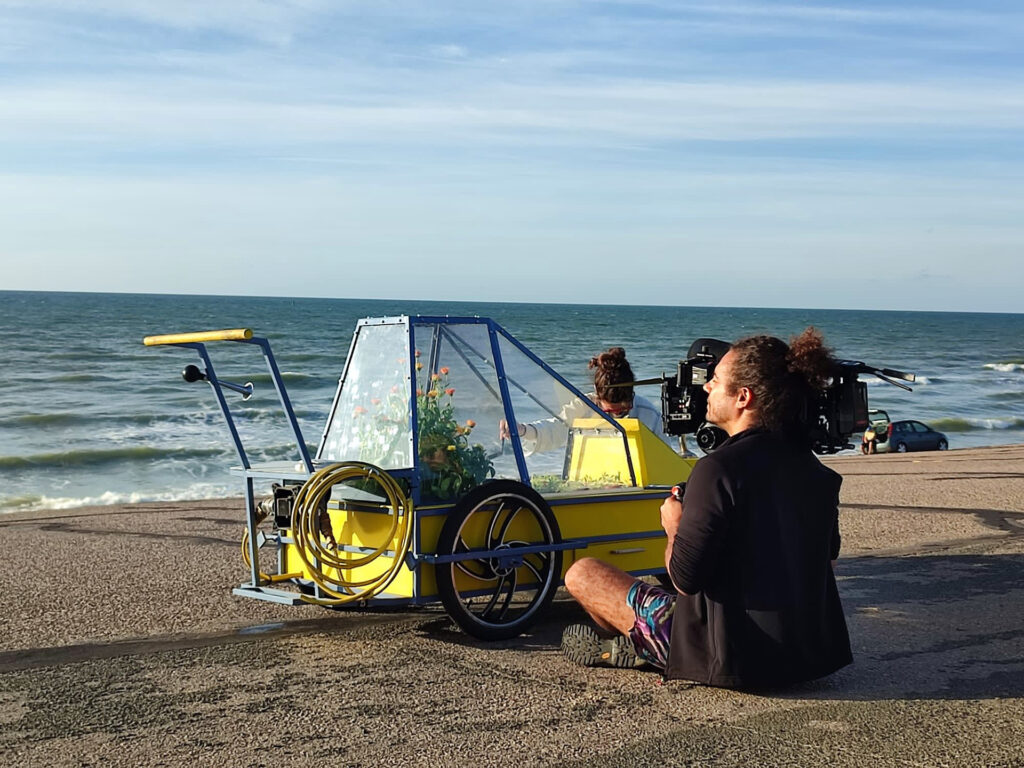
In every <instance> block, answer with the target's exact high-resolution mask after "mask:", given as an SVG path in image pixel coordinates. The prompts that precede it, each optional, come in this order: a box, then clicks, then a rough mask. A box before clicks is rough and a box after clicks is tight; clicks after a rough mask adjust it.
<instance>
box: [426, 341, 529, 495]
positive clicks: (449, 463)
mask: <svg viewBox="0 0 1024 768" xmlns="http://www.w3.org/2000/svg"><path fill="white" fill-rule="evenodd" d="M413 339H414V342H415V350H416V352H417V353H418V357H417V358H416V361H417V366H416V369H417V371H416V393H417V394H416V408H417V419H418V421H419V432H418V435H417V437H418V450H419V460H420V487H421V493H423V494H424V496H426V497H428V498H429V497H432V498H437V499H442V500H444V499H449V498H455V497H457V496H461V495H462V494H464V493H465V492H466V491H467V490H469V489H470V488H472V487H473V486H475V485H478V484H479V483H481V482H483V481H484V480H486V479H489V478H491V477H511V478H518V477H519V472H518V470H517V468H516V464H515V458H514V456H513V454H512V450H511V446H508V445H503V443H502V441H501V440H500V438H499V435H498V424H499V422H500V420H501V419H502V418H504V405H503V402H502V399H501V393H500V390H499V388H498V376H497V371H496V369H495V366H494V359H493V358H494V355H493V354H492V352H491V342H490V337H489V334H488V328H487V326H486V325H484V324H477V323H442V324H416V325H414V327H413Z"/></svg>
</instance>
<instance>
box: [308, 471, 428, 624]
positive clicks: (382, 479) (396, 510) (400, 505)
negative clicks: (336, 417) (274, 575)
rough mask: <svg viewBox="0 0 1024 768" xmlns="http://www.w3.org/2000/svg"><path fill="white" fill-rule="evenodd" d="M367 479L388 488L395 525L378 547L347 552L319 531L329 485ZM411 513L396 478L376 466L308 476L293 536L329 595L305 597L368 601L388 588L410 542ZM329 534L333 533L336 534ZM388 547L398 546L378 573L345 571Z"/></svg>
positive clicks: (386, 493) (326, 600)
mask: <svg viewBox="0 0 1024 768" xmlns="http://www.w3.org/2000/svg"><path fill="white" fill-rule="evenodd" d="M364 479H365V480H373V481H374V482H375V483H376V484H377V485H378V486H379V487H380V488H381V490H382V491H383V492H384V496H385V497H386V498H387V502H388V507H389V513H388V514H389V517H390V518H391V526H390V530H388V531H387V532H386V533H385V534H384V537H383V540H382V542H381V544H380V546H378V547H377V548H375V549H373V550H371V551H369V552H365V553H362V554H360V553H358V552H351V551H346V550H343V549H341V548H340V547H339V546H338V545H337V544H335V542H334V541H332V540H329V537H328V536H325V535H324V533H323V531H322V529H321V525H320V514H321V511H322V510H325V509H326V505H327V501H328V500H329V499H330V495H331V489H332V488H333V487H334V486H335V485H337V484H338V483H344V482H351V481H353V480H364ZM382 506H383V505H382ZM412 511H413V504H412V500H411V499H410V498H409V497H408V495H407V494H406V493H405V491H404V490H403V489H402V487H401V486H400V485H399V484H398V482H397V481H396V480H395V479H394V478H393V477H392V476H391V475H389V474H388V473H387V472H385V471H384V470H383V469H380V468H379V467H376V466H374V465H373V464H367V463H366V462H361V461H349V462H345V463H343V464H333V465H331V466H327V467H323V468H321V469H318V470H317V471H316V472H314V473H313V474H312V475H310V477H309V479H308V480H307V481H306V482H305V483H304V484H303V486H302V488H300V489H299V492H298V493H297V494H296V495H295V500H294V506H293V508H292V537H293V538H294V540H295V550H296V552H297V553H298V555H299V558H300V559H301V560H302V562H303V563H304V564H305V565H306V568H307V569H308V571H309V576H310V578H311V579H312V580H313V581H314V582H315V583H316V584H317V586H319V587H320V589H321V590H322V591H323V592H326V593H327V594H328V595H331V597H330V598H318V597H314V596H312V595H303V596H302V600H303V601H305V602H307V603H316V604H317V605H345V604H347V603H353V602H357V601H360V600H368V599H369V598H371V597H373V596H374V595H376V594H379V593H380V592H382V591H384V589H386V588H387V586H388V585H389V584H390V583H391V582H392V581H393V580H394V579H395V577H396V576H397V575H398V573H399V571H400V570H401V569H402V566H403V565H404V564H405V557H406V555H407V554H408V552H409V548H410V547H411V545H412V533H413V526H412ZM330 535H331V537H333V534H330ZM390 546H394V552H393V555H392V556H391V562H390V563H389V564H388V565H387V566H386V567H385V568H384V570H383V571H381V572H380V573H379V574H378V575H376V576H370V577H368V578H365V579H361V580H360V579H355V578H351V577H350V576H346V575H345V574H346V573H351V571H353V570H354V569H356V568H361V567H363V566H367V565H369V564H370V563H372V562H374V561H375V560H377V558H379V557H381V556H384V555H386V554H387V553H388V552H389V547H390Z"/></svg>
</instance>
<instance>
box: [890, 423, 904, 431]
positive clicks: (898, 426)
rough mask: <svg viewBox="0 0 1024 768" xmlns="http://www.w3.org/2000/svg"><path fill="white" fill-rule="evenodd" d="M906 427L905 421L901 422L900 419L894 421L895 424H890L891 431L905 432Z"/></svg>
mask: <svg viewBox="0 0 1024 768" xmlns="http://www.w3.org/2000/svg"><path fill="white" fill-rule="evenodd" d="M906 429H907V425H906V424H905V423H903V422H902V421H898V422H896V423H895V424H893V425H892V431H893V432H905V431H906Z"/></svg>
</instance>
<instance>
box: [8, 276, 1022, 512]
mask: <svg viewBox="0 0 1024 768" xmlns="http://www.w3.org/2000/svg"><path fill="white" fill-rule="evenodd" d="M402 314H408V315H416V314H423V315H452V316H482V317H490V318H492V319H494V320H495V321H496V322H498V323H499V324H501V325H502V326H503V327H504V328H505V329H506V330H508V331H509V332H510V333H512V334H513V335H514V336H515V337H516V338H518V339H519V340H520V341H521V342H523V343H524V344H525V345H526V346H527V347H529V348H530V349H531V350H532V351H534V352H535V353H536V354H537V355H539V356H540V357H541V358H542V359H543V360H545V361H546V362H547V363H548V364H549V365H550V366H551V367H552V368H554V369H555V370H557V371H558V372H559V373H561V374H562V375H563V376H565V377H566V378H567V379H569V380H570V381H571V382H573V383H574V384H576V385H577V386H579V387H580V388H583V389H585V388H586V386H587V383H588V371H587V361H588V360H589V359H590V357H591V356H592V355H594V354H596V353H597V352H599V351H601V350H603V349H606V348H608V347H610V346H622V347H625V349H626V352H627V355H628V357H629V360H630V362H631V364H632V367H633V370H634V373H635V375H636V376H637V378H641V379H642V378H653V377H658V376H661V375H662V374H664V373H672V372H674V371H675V369H676V365H677V363H678V361H679V360H680V359H681V358H683V357H685V356H686V353H687V350H688V348H689V346H690V344H691V342H692V341H693V340H694V339H696V338H700V337H712V338H720V339H725V340H734V339H736V338H739V337H742V336H746V335H750V334H754V333H770V334H773V335H776V336H780V337H783V338H788V337H789V336H790V335H793V334H795V333H799V332H800V331H801V330H803V329H804V328H805V327H806V326H808V325H814V326H815V327H817V328H819V329H820V330H821V331H822V332H823V333H824V334H825V337H826V341H827V342H828V343H829V345H830V346H831V347H832V348H833V349H834V351H835V353H836V355H837V356H838V357H840V358H843V359H852V360H860V361H863V362H865V363H868V364H870V365H874V366H877V367H888V368H895V369H899V370H902V371H908V372H913V373H914V374H916V377H917V381H916V383H915V384H914V385H913V392H904V391H902V390H900V389H898V388H896V387H893V386H890V385H888V384H886V383H884V382H882V381H880V380H879V379H876V378H873V377H868V378H867V381H868V392H869V398H870V405H871V407H872V408H882V409H885V410H886V411H888V413H889V416H890V417H891V418H892V419H901V418H913V419H918V420H921V421H924V422H925V423H927V424H929V425H930V426H932V427H933V428H935V429H938V430H940V431H942V432H945V433H946V434H947V435H948V437H949V445H950V448H951V449H957V448H968V447H977V446H993V445H1003V444H1009V443H1024V315H1021V314H992V313H959V312H889V311H860V310H836V309H755V308H739V307H686V306H676V307H662V306H636V305H628V306H613V305H588V304H526V303H471V302H437V301H397V300H396V301H390V300H363V299H308V298H271V297H240V296H176V295H150V294H102V293H46V292H22V291H14V292H11V291H0V349H2V350H3V356H4V365H3V367H2V368H0V392H2V400H0V513H4V512H12V511H18V510H32V509H64V508H73V507H80V506H86V505H98V504H99V505H102V504H122V503H131V502H141V501H171V500H184V499H203V498H221V497H225V496H236V495H240V494H241V493H242V491H243V487H242V485H241V481H240V479H239V478H238V477H236V476H234V475H231V474H230V473H229V472H228V469H229V467H231V466H236V465H237V464H238V459H237V457H236V454H235V452H234V447H233V444H232V442H231V439H230V435H229V433H228V430H227V427H226V426H225V423H224V420H223V417H222V415H221V413H220V410H219V409H218V407H217V403H216V400H215V398H214V395H213V392H212V391H211V389H210V387H209V386H208V385H206V384H204V383H202V382H197V383H192V384H190V383H187V382H185V381H184V380H183V378H182V375H181V371H182V369H183V368H184V367H185V366H186V365H188V364H199V363H200V361H199V359H198V357H197V355H196V353H195V352H194V351H192V350H189V349H184V348H180V347H145V346H143V344H142V339H143V337H144V336H147V335H151V334H162V333H178V332H186V331H199V330H211V329H220V328H241V327H245V328H252V329H253V331H254V333H255V334H256V335H257V336H262V337H265V338H267V339H269V340H270V343H271V346H272V348H273V351H274V355H275V357H276V358H277V362H278V365H279V367H280V369H281V371H282V372H283V378H284V381H285V384H286V386H287V389H288V393H289V396H290V398H291V400H292V402H293V404H294V406H295V411H296V414H297V417H298V421H299V424H300V427H301V430H302V433H303V437H304V440H305V442H306V443H307V444H309V445H310V446H311V448H315V446H316V445H317V443H318V442H319V440H320V436H321V434H322V432H323V428H324V424H325V421H326V418H327V415H328V411H329V409H330V406H331V402H332V398H333V395H334V392H335V389H336V388H337V384H338V378H339V376H340V374H341V371H342V368H343V365H344V363H345V356H346V354H347V353H348V349H349V344H350V342H351V338H352V332H353V330H354V328H355V324H356V322H357V320H359V319H360V318H364V317H381V316H393V315H402ZM208 348H209V349H210V351H211V353H212V355H213V360H214V365H215V366H216V370H217V373H218V375H219V376H220V378H222V379H228V380H231V381H236V382H238V383H243V382H252V383H253V385H254V390H255V391H254V394H253V396H252V397H251V398H250V399H248V400H245V401H243V400H242V399H241V396H240V395H235V394H234V393H231V392H228V393H227V396H228V398H229V401H230V404H231V406H232V411H233V413H234V414H235V417H236V420H237V423H238V426H239V432H240V434H241V437H242V440H243V441H244V443H245V446H246V449H247V451H248V453H249V456H250V459H251V460H252V461H253V462H260V461H269V460H277V459H289V458H292V457H295V456H296V455H297V454H296V448H295V443H294V440H293V437H292V433H291V431H290V428H289V426H288V424H287V422H286V421H285V419H284V416H283V414H282V411H281V408H280V405H279V403H278V400H277V395H276V392H275V391H274V387H273V385H272V383H271V379H270V376H269V374H268V372H267V369H266V366H265V364H264V362H263V358H262V355H260V354H259V352H258V349H257V348H255V347H253V346H250V345H242V344H212V345H209V346H208ZM645 394H646V395H647V396H648V397H649V398H650V399H651V400H653V401H655V402H657V400H658V398H659V390H658V388H657V386H652V387H650V391H648V392H645Z"/></svg>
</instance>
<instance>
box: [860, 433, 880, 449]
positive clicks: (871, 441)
mask: <svg viewBox="0 0 1024 768" xmlns="http://www.w3.org/2000/svg"><path fill="white" fill-rule="evenodd" d="M860 452H861V453H863V454H864V455H865V456H867V455H868V454H871V453H878V433H876V432H875V428H874V427H868V428H867V429H865V430H864V437H863V438H862V439H861V441H860Z"/></svg>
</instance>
